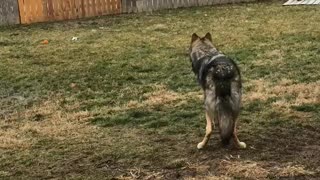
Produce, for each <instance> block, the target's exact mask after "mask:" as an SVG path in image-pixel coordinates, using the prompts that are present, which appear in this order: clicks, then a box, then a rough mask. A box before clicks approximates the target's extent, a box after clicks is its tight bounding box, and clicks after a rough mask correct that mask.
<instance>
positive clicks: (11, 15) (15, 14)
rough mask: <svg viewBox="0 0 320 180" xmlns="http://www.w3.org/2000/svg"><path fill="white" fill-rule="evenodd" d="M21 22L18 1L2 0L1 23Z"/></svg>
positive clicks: (0, 3)
mask: <svg viewBox="0 0 320 180" xmlns="http://www.w3.org/2000/svg"><path fill="white" fill-rule="evenodd" d="M18 23H20V18H19V8H18V2H17V1H15V0H14V1H13V0H0V25H8V24H18Z"/></svg>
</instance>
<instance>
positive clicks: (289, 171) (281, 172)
mask: <svg viewBox="0 0 320 180" xmlns="http://www.w3.org/2000/svg"><path fill="white" fill-rule="evenodd" d="M277 170H278V173H277V175H278V176H280V177H295V176H301V175H313V174H314V172H312V171H309V170H306V169H305V167H304V166H301V165H294V166H292V165H288V166H286V167H284V168H278V169H277Z"/></svg>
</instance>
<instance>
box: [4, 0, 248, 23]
mask: <svg viewBox="0 0 320 180" xmlns="http://www.w3.org/2000/svg"><path fill="white" fill-rule="evenodd" d="M249 1H254V0H0V25H6V24H30V23H35V22H47V21H58V20H68V19H78V18H85V17H94V16H101V15H108V14H120V13H132V12H143V11H155V10H160V9H173V8H179V7H191V6H204V5H215V4H226V3H240V2H249Z"/></svg>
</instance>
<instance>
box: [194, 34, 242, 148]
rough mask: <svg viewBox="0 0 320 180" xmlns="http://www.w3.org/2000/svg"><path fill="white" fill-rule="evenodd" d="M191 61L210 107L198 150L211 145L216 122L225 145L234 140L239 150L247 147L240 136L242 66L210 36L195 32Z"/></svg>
mask: <svg viewBox="0 0 320 180" xmlns="http://www.w3.org/2000/svg"><path fill="white" fill-rule="evenodd" d="M190 59H191V63H192V70H193V72H194V73H195V74H196V75H197V80H198V82H199V84H200V86H201V87H202V89H203V91H204V101H205V108H206V120H207V127H206V135H205V137H204V139H203V140H202V141H201V142H200V143H199V144H198V146H197V147H198V149H202V148H203V147H204V146H205V145H206V144H207V142H208V140H209V138H210V136H211V133H212V126H213V124H212V123H213V122H214V123H215V124H216V125H218V127H219V130H220V137H221V141H222V143H223V144H224V145H228V144H229V142H230V139H233V141H234V143H235V145H236V146H237V147H239V148H246V144H245V143H244V142H240V141H239V139H238V137H237V134H236V120H237V117H238V115H239V112H240V103H241V87H242V85H241V75H240V71H239V68H238V66H237V65H236V63H235V62H234V61H233V60H232V59H230V58H228V57H227V56H225V55H223V54H222V53H220V52H219V51H218V50H217V49H216V48H215V47H214V46H213V44H212V37H211V34H210V33H207V34H206V35H205V36H204V37H202V38H200V37H199V36H198V35H197V34H195V33H194V34H193V35H192V40H191V46H190ZM213 120H214V121H213Z"/></svg>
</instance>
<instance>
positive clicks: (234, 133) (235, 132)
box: [233, 126, 247, 149]
mask: <svg viewBox="0 0 320 180" xmlns="http://www.w3.org/2000/svg"><path fill="white" fill-rule="evenodd" d="M233 142H234V144H235V145H236V146H237V147H238V148H240V149H245V148H246V147H247V145H246V143H244V142H241V141H240V140H239V139H238V136H237V129H236V126H234V130H233Z"/></svg>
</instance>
